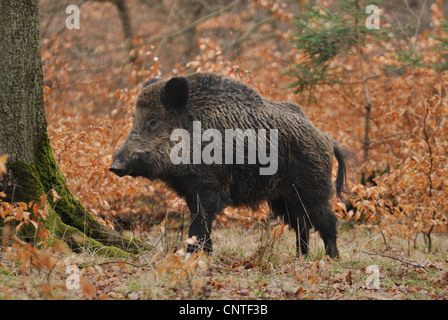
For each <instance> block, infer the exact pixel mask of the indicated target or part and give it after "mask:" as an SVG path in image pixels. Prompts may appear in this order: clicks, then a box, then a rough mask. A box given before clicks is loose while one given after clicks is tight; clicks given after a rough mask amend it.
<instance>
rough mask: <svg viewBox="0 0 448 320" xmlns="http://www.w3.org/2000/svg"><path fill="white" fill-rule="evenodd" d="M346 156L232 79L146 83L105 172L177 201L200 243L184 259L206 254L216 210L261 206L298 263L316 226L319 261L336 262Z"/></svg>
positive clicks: (282, 107)
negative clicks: (292, 241) (147, 184)
mask: <svg viewBox="0 0 448 320" xmlns="http://www.w3.org/2000/svg"><path fill="white" fill-rule="evenodd" d="M268 132H269V134H268ZM333 157H336V159H337V161H338V171H337V177H336V183H335V184H334V183H333V182H332V165H333ZM351 158H354V156H353V154H352V153H351V152H349V151H347V150H344V149H342V148H341V147H339V145H338V143H337V142H336V141H335V140H333V139H332V138H331V137H329V136H328V135H327V134H325V133H324V132H322V131H321V130H319V129H317V128H316V127H315V126H314V125H313V124H312V123H311V122H310V120H309V119H308V118H307V116H306V115H305V113H304V112H303V110H302V108H301V107H300V106H298V105H296V104H293V103H289V102H274V101H271V100H269V99H266V98H263V97H262V96H261V95H260V94H259V93H258V92H257V91H255V90H254V89H252V88H251V87H249V86H248V85H246V84H244V83H242V82H240V81H237V80H235V79H230V78H227V77H223V76H220V75H216V74H209V73H196V74H192V75H189V76H186V77H174V78H171V79H169V80H167V81H163V80H160V79H153V80H151V81H149V82H147V83H146V85H145V87H144V88H143V89H142V90H141V92H140V94H139V96H138V98H137V101H136V109H135V117H134V122H133V126H132V130H131V132H130V134H129V136H128V137H127V138H126V140H125V141H124V143H123V145H122V146H121V147H120V148H119V149H118V150H117V151H116V153H115V155H114V160H113V164H112V166H111V167H110V171H112V172H114V173H115V174H117V175H119V176H124V175H129V176H134V177H136V176H143V177H146V178H148V179H150V180H152V179H159V180H162V181H164V182H165V183H166V184H167V185H168V186H169V187H170V188H172V189H173V190H175V191H176V192H177V193H178V195H179V196H181V197H184V198H185V201H186V203H187V205H188V208H189V210H190V214H191V224H190V228H189V236H190V237H193V236H195V237H196V239H197V240H198V241H197V243H196V244H195V245H189V246H188V251H190V252H191V251H195V250H199V249H203V250H205V251H207V252H210V251H211V250H212V241H211V238H210V232H211V228H212V222H213V220H214V218H215V217H216V215H217V214H219V213H220V212H222V210H223V209H224V208H226V207H228V206H249V207H256V206H257V205H259V204H260V203H262V202H263V201H267V202H268V204H269V206H270V208H271V210H272V212H273V213H274V215H275V216H281V217H283V218H284V220H285V222H286V223H288V224H289V225H290V226H291V227H292V228H293V229H294V230H295V233H296V250H297V254H298V255H300V254H307V252H308V237H309V230H310V228H314V229H315V230H317V231H319V233H320V235H321V237H322V238H323V240H324V244H325V249H326V253H327V254H329V255H330V256H331V257H337V256H338V249H337V245H336V238H337V227H336V222H337V218H336V216H335V215H334V213H333V212H332V209H331V204H330V201H331V200H332V197H333V196H334V195H335V193H336V194H337V196H338V197H342V193H343V192H344V184H345V180H346V162H347V160H350V159H351ZM263 170H264V171H263Z"/></svg>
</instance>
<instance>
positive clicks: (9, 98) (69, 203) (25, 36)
mask: <svg viewBox="0 0 448 320" xmlns="http://www.w3.org/2000/svg"><path fill="white" fill-rule="evenodd" d="M0 35H1V36H0V70H1V72H0V155H3V154H8V155H9V156H8V163H7V170H8V173H7V175H6V176H3V178H2V179H1V180H0V190H3V191H5V193H6V194H7V200H8V201H10V202H19V201H22V202H25V203H28V202H30V201H35V202H36V203H39V204H40V196H41V195H43V194H46V193H48V192H49V191H50V190H51V189H54V190H56V191H57V193H58V194H59V196H60V197H61V199H60V200H58V202H57V203H56V204H55V205H54V204H53V203H51V206H52V207H53V208H52V209H50V215H49V217H48V218H47V219H46V220H45V222H44V223H45V227H46V228H47V229H49V230H51V231H52V233H53V235H54V236H55V237H59V238H62V239H63V240H64V241H67V242H68V243H69V244H70V245H71V246H72V247H75V248H76V247H78V248H79V247H85V246H95V247H98V248H101V249H104V250H106V252H107V253H109V254H118V255H126V253H125V252H124V251H122V250H121V249H118V248H116V247H105V246H104V245H103V244H108V245H114V246H118V247H121V248H136V245H135V243H134V242H133V241H131V240H130V239H129V238H127V237H123V236H121V235H120V234H119V233H117V232H116V231H113V230H109V229H107V228H106V227H104V226H103V225H101V224H100V223H99V222H98V221H96V220H95V218H94V217H93V216H92V214H91V213H90V212H88V211H87V210H86V209H85V208H84V207H83V206H82V204H81V203H80V202H79V201H78V200H77V199H75V197H74V196H73V195H72V194H71V192H70V190H69V188H68V187H67V186H66V180H65V177H64V175H63V173H62V171H61V169H60V168H59V166H58V164H57V162H56V160H55V158H54V155H53V150H52V148H51V145H50V141H49V138H48V135H47V123H46V119H45V109H44V101H43V90H42V88H43V75H42V74H43V73H42V62H41V53H40V35H39V1H38V0H28V1H14V0H9V1H8V0H2V1H0ZM49 198H50V197H49Z"/></svg>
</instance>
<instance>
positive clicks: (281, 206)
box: [270, 197, 311, 256]
mask: <svg viewBox="0 0 448 320" xmlns="http://www.w3.org/2000/svg"><path fill="white" fill-rule="evenodd" d="M270 207H271V210H272V211H273V213H274V216H276V217H277V216H280V217H282V218H283V219H284V221H285V223H288V224H289V225H290V226H291V227H292V228H293V229H294V231H295V233H296V252H297V256H300V255H307V254H308V239H309V230H310V228H311V223H310V220H309V218H308V217H307V216H306V215H305V214H304V212H302V210H300V207H298V204H297V203H287V202H286V201H285V199H284V198H283V197H281V198H278V199H275V200H273V201H271V202H270Z"/></svg>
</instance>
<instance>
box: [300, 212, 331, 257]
mask: <svg viewBox="0 0 448 320" xmlns="http://www.w3.org/2000/svg"><path fill="white" fill-rule="evenodd" d="M305 207H306V208H307V212H308V214H309V217H310V220H311V223H312V225H313V228H314V229H315V230H317V231H319V234H320V236H321V237H322V239H323V240H324V244H325V252H326V254H327V255H329V256H330V257H332V258H337V257H338V256H339V252H338V248H337V246H336V238H337V227H336V225H337V218H336V216H335V215H334V213H333V211H331V209H330V207H329V206H328V205H324V206H309V207H308V206H306V204H305Z"/></svg>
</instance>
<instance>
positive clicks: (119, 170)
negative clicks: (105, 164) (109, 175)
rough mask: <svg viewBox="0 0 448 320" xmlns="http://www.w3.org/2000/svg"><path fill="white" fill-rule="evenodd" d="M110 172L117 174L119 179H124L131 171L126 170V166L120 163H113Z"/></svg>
mask: <svg viewBox="0 0 448 320" xmlns="http://www.w3.org/2000/svg"><path fill="white" fill-rule="evenodd" d="M109 171H110V172H113V173H115V174H116V175H117V176H119V177H123V176H125V175H126V174H128V173H129V170H128V169H127V168H126V166H124V165H123V164H122V163H120V162H118V161H114V163H112V165H111V166H110V168H109Z"/></svg>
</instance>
